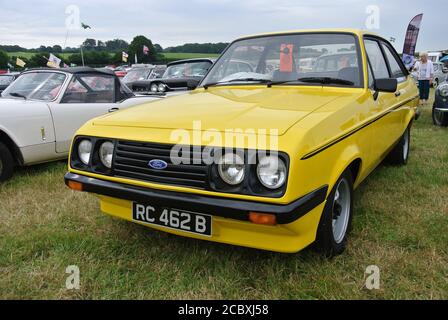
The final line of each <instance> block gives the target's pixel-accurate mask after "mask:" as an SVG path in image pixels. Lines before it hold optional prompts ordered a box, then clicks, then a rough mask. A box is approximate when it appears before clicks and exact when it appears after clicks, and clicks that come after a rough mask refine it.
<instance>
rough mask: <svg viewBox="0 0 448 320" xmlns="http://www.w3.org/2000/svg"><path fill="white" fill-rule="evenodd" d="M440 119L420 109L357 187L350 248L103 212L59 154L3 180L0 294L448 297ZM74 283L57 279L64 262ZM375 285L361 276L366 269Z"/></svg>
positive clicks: (446, 189) (444, 142) (445, 134)
mask: <svg viewBox="0 0 448 320" xmlns="http://www.w3.org/2000/svg"><path fill="white" fill-rule="evenodd" d="M447 165H448V130H447V129H443V128H437V127H435V126H433V125H432V123H431V120H430V110H429V107H427V108H426V109H425V110H424V113H423V116H422V118H421V119H420V120H419V121H417V122H416V123H415V126H414V130H413V133H412V149H411V158H410V162H409V164H408V166H405V167H391V166H384V165H382V166H380V167H379V168H378V169H377V170H375V172H374V173H373V174H372V175H371V176H370V177H369V178H368V179H367V180H366V181H365V183H364V184H363V185H362V186H361V187H360V188H359V189H358V190H357V191H356V192H355V196H356V200H355V207H356V208H355V210H356V211H355V212H356V215H355V218H354V226H353V232H352V236H351V238H350V243H349V247H348V250H347V251H346V252H345V253H344V254H343V255H341V256H339V257H336V258H334V259H332V260H328V259H324V258H322V257H321V256H320V255H319V254H317V253H315V252H314V251H313V250H310V249H307V250H304V251H302V252H300V253H298V254H294V255H285V254H276V253H270V252H262V251H257V250H251V249H245V248H239V247H232V246H227V245H221V244H215V243H209V242H202V241H198V240H192V239H186V238H181V237H176V236H173V235H168V234H165V233H162V232H158V231H153V230H151V229H147V228H144V227H141V226H137V225H134V224H131V223H127V222H124V221H120V220H117V219H113V218H111V217H108V216H105V215H102V214H101V213H100V210H99V205H98V201H97V200H96V198H95V197H94V196H92V195H88V194H82V193H76V192H72V191H70V190H68V189H67V188H66V187H65V186H64V183H63V175H64V173H65V171H66V165H65V163H53V164H48V165H41V166H37V167H32V168H25V169H21V170H20V171H19V172H18V173H17V174H16V175H15V177H14V179H13V180H11V181H10V182H8V183H6V184H4V185H0V220H1V224H0V274H1V277H0V298H2V299H24V298H27V299H28V298H29V299H42V298H50V299H124V298H128V299H177V298H186V299H209V298H216V299H224V298H225V299H448V280H447V279H448V269H447V265H448V206H447V203H448V201H447V200H448V196H447V195H448V170H447V167H448V166H447ZM69 265H77V266H79V267H80V270H81V290H79V291H68V290H66V289H65V279H66V276H67V275H66V274H65V268H66V267H67V266H69ZM369 265H377V266H379V267H380V270H381V289H380V290H374V291H369V290H367V289H366V288H365V286H364V284H365V274H364V272H365V269H366V267H367V266H369Z"/></svg>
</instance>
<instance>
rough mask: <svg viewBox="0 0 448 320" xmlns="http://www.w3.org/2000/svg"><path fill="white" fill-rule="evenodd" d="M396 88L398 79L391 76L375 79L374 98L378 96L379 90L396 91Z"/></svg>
mask: <svg viewBox="0 0 448 320" xmlns="http://www.w3.org/2000/svg"><path fill="white" fill-rule="evenodd" d="M397 89H398V81H397V79H392V78H384V79H376V80H375V94H374V98H375V100H376V99H377V98H378V95H379V94H380V92H390V93H394V92H397Z"/></svg>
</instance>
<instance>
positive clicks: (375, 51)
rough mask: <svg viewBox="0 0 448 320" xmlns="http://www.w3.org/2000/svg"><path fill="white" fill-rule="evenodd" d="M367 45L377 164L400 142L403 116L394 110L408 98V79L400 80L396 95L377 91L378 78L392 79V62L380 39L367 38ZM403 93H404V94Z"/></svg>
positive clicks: (373, 153)
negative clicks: (406, 95) (390, 65)
mask: <svg viewBox="0 0 448 320" xmlns="http://www.w3.org/2000/svg"><path fill="white" fill-rule="evenodd" d="M364 45H365V49H366V54H367V58H368V64H369V73H370V75H369V79H370V80H369V87H370V88H371V97H370V118H371V119H372V120H374V121H373V122H372V124H371V125H370V126H369V130H370V136H371V139H372V140H371V155H372V159H373V162H374V165H376V164H377V163H378V162H379V161H380V160H381V159H382V158H383V156H384V155H385V154H386V152H387V151H388V150H389V149H390V147H391V146H392V145H393V144H394V143H395V142H396V141H397V140H398V139H399V137H400V136H401V134H403V132H401V133H400V130H401V128H402V126H403V125H402V121H403V114H402V113H401V112H400V111H398V110H394V108H395V107H397V106H398V105H399V104H400V103H401V102H402V101H403V97H404V96H405V94H404V93H405V92H403V90H405V89H406V88H405V87H406V84H404V83H405V82H406V81H407V80H406V78H404V81H403V79H400V81H399V85H398V90H397V92H396V93H386V92H381V93H378V92H375V89H374V83H375V79H384V78H391V77H392V75H391V72H390V67H389V62H388V60H387V58H386V54H385V52H384V49H383V44H382V43H381V42H380V40H379V39H376V38H366V39H364ZM402 92H403V93H402Z"/></svg>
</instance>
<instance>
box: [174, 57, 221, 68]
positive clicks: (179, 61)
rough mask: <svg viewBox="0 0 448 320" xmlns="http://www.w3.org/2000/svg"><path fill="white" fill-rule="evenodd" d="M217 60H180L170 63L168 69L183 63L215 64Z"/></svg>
mask: <svg viewBox="0 0 448 320" xmlns="http://www.w3.org/2000/svg"><path fill="white" fill-rule="evenodd" d="M215 61H216V58H195V59H185V60H178V61H174V62H171V63H168V65H167V66H168V67H169V66H172V65H176V64H182V63H193V62H211V63H215Z"/></svg>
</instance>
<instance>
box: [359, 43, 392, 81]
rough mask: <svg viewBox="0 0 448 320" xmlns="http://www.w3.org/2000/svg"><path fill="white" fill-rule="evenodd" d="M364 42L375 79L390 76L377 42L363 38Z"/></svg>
mask: <svg viewBox="0 0 448 320" xmlns="http://www.w3.org/2000/svg"><path fill="white" fill-rule="evenodd" d="M364 43H365V46H366V51H367V56H368V57H369V60H370V63H371V66H372V70H373V76H374V77H375V79H382V78H390V75H389V70H388V69H387V64H386V60H384V56H383V53H382V51H381V49H380V46H379V44H378V42H376V41H374V40H365V41H364Z"/></svg>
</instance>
